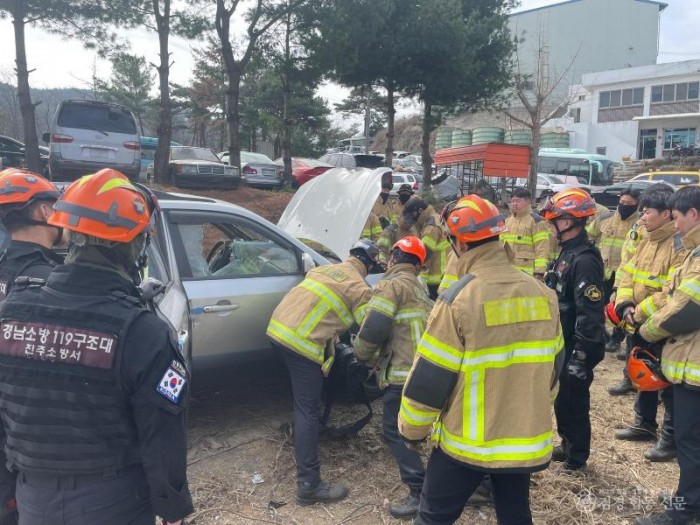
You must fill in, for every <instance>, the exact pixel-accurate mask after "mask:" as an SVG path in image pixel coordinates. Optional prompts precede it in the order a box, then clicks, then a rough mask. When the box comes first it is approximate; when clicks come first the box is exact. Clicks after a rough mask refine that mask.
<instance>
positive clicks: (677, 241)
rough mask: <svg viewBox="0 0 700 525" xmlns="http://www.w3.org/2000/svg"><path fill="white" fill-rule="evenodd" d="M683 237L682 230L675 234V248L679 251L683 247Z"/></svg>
mask: <svg viewBox="0 0 700 525" xmlns="http://www.w3.org/2000/svg"><path fill="white" fill-rule="evenodd" d="M682 237H683V236H682V235H681V232H676V233H675V234H674V235H673V249H674V250H675V251H677V252H679V251H681V250H682V249H683V241H682V240H681V239H682Z"/></svg>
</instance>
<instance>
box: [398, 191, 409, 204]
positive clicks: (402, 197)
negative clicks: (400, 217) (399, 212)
mask: <svg viewBox="0 0 700 525" xmlns="http://www.w3.org/2000/svg"><path fill="white" fill-rule="evenodd" d="M410 198H411V194H410V193H399V202H400V203H401V204H406V203H407V202H408V199H410Z"/></svg>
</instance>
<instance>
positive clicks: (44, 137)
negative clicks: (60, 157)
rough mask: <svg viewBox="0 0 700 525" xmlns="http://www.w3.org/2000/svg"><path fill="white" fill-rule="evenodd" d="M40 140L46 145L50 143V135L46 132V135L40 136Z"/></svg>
mask: <svg viewBox="0 0 700 525" xmlns="http://www.w3.org/2000/svg"><path fill="white" fill-rule="evenodd" d="M41 140H42V141H43V142H46V143H47V144H48V143H49V142H51V133H48V132H47V133H42V134H41Z"/></svg>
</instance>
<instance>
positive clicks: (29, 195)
mask: <svg viewBox="0 0 700 525" xmlns="http://www.w3.org/2000/svg"><path fill="white" fill-rule="evenodd" d="M60 195H61V193H60V192H59V191H58V188H56V186H54V185H53V184H52V183H50V182H49V181H47V180H46V179H45V178H44V177H42V176H41V175H38V174H36V173H32V172H31V171H27V170H23V169H17V168H8V169H6V170H2V171H0V207H2V208H3V209H12V210H19V209H22V208H24V207H25V206H27V205H29V204H31V203H32V202H34V201H35V200H39V199H46V200H54V201H55V200H56V199H58V197H59V196H60Z"/></svg>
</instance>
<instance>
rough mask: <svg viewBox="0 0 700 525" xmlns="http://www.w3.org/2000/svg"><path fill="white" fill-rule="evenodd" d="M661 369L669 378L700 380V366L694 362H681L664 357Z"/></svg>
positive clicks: (681, 380)
mask: <svg viewBox="0 0 700 525" xmlns="http://www.w3.org/2000/svg"><path fill="white" fill-rule="evenodd" d="M661 370H662V371H663V373H664V375H665V376H666V378H667V379H673V380H674V381H678V382H683V381H686V380H688V379H690V380H691V381H694V382H696V383H697V382H700V366H698V365H696V364H693V363H688V362H685V363H679V362H677V361H669V360H668V359H664V358H663V357H662V358H661Z"/></svg>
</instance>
